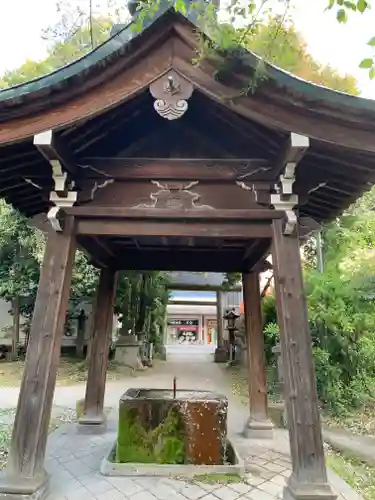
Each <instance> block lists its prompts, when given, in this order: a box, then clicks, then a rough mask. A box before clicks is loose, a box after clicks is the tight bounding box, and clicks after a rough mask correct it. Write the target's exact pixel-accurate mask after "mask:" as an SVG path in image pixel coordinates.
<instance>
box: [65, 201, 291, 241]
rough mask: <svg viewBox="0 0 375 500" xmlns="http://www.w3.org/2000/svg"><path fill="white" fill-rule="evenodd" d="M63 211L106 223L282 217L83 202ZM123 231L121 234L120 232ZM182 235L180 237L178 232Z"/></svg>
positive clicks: (256, 211)
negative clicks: (136, 220)
mask: <svg viewBox="0 0 375 500" xmlns="http://www.w3.org/2000/svg"><path fill="white" fill-rule="evenodd" d="M64 212H65V213H67V214H69V215H74V216H76V217H77V218H79V219H82V220H83V219H92V220H93V219H99V218H100V219H103V220H105V221H106V222H107V221H108V222H109V221H110V220H111V219H133V220H134V219H142V220H143V221H147V220H164V221H168V220H176V221H180V222H184V221H187V220H189V221H192V220H200V221H202V220H208V221H211V222H215V221H231V222H235V221H243V222H247V223H249V222H250V221H253V222H255V221H259V222H260V221H264V222H266V221H272V220H273V219H282V218H283V217H284V216H285V212H284V211H283V210H272V209H268V208H264V209H218V210H216V209H214V210H210V209H208V210H204V209H202V210H201V209H185V210H173V209H165V208H128V207H111V206H100V207H99V206H95V205H91V204H90V205H84V206H74V207H67V208H65V209H64ZM121 234H122V233H121ZM181 236H183V235H182V234H181Z"/></svg>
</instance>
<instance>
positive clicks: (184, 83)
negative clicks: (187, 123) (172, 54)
mask: <svg viewBox="0 0 375 500" xmlns="http://www.w3.org/2000/svg"><path fill="white" fill-rule="evenodd" d="M193 90H194V87H193V85H192V84H191V83H190V82H189V80H187V79H186V78H184V77H182V76H181V75H179V74H178V73H177V72H176V71H174V70H171V71H169V72H168V73H167V74H166V75H163V76H162V77H161V78H158V79H157V80H155V81H154V82H152V84H151V85H150V92H151V95H152V97H154V98H155V99H156V100H155V102H154V108H155V110H156V112H157V113H158V114H159V115H160V116H162V117H163V118H165V119H167V120H176V119H178V118H181V116H182V115H183V114H184V113H185V112H186V110H187V109H188V103H187V99H189V97H190V96H191V94H192V93H193Z"/></svg>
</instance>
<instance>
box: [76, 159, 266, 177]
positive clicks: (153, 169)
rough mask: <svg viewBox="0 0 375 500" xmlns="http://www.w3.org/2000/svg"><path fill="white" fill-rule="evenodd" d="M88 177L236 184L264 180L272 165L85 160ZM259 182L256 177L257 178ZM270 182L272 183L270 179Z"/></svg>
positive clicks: (223, 161) (254, 161)
mask: <svg viewBox="0 0 375 500" xmlns="http://www.w3.org/2000/svg"><path fill="white" fill-rule="evenodd" d="M82 163H83V164H84V165H85V166H86V165H87V166H88V168H85V174H86V176H88V177H91V178H97V177H102V176H101V175H100V173H99V172H98V171H102V172H105V174H106V175H109V176H111V177H112V178H114V179H116V180H135V179H138V180H143V179H144V180H147V181H149V180H150V178H153V179H164V180H176V179H183V180H197V179H198V180H214V181H217V182H220V181H232V180H236V179H240V178H243V177H251V178H252V179H253V177H252V175H251V174H252V173H253V172H254V173H255V175H256V178H257V179H258V178H259V177H261V178H264V177H265V174H264V171H266V170H267V169H268V170H271V169H272V164H271V163H270V162H269V161H268V160H266V159H264V158H174V159H172V158H85V159H84V160H83V161H82ZM90 167H91V168H90ZM254 178H255V177H254ZM266 180H268V179H267V178H266Z"/></svg>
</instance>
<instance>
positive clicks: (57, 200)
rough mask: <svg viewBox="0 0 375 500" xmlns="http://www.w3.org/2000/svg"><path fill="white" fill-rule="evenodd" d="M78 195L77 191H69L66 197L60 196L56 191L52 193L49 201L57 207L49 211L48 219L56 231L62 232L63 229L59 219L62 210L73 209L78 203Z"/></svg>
mask: <svg viewBox="0 0 375 500" xmlns="http://www.w3.org/2000/svg"><path fill="white" fill-rule="evenodd" d="M77 194H78V193H77V192H76V191H68V193H67V195H66V196H59V195H58V194H57V193H56V192H55V191H52V192H51V193H50V195H49V199H50V201H51V202H52V203H54V205H55V206H54V207H52V208H50V209H49V211H48V214H47V217H48V220H49V221H50V223H51V225H52V227H53V229H54V230H55V231H62V227H61V224H60V221H59V219H58V214H59V212H60V209H61V208H66V207H72V206H73V205H74V203H75V202H76V201H77Z"/></svg>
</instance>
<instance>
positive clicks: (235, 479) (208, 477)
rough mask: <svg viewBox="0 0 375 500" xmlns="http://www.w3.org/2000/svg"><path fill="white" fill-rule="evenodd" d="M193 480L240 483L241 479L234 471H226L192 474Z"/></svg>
mask: <svg viewBox="0 0 375 500" xmlns="http://www.w3.org/2000/svg"><path fill="white" fill-rule="evenodd" d="M194 481H199V482H201V483H241V482H242V481H243V479H242V478H241V476H240V475H239V474H236V473H235V472H233V473H232V472H228V473H226V474H225V473H222V474H220V473H217V474H215V473H212V474H197V475H196V476H194Z"/></svg>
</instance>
